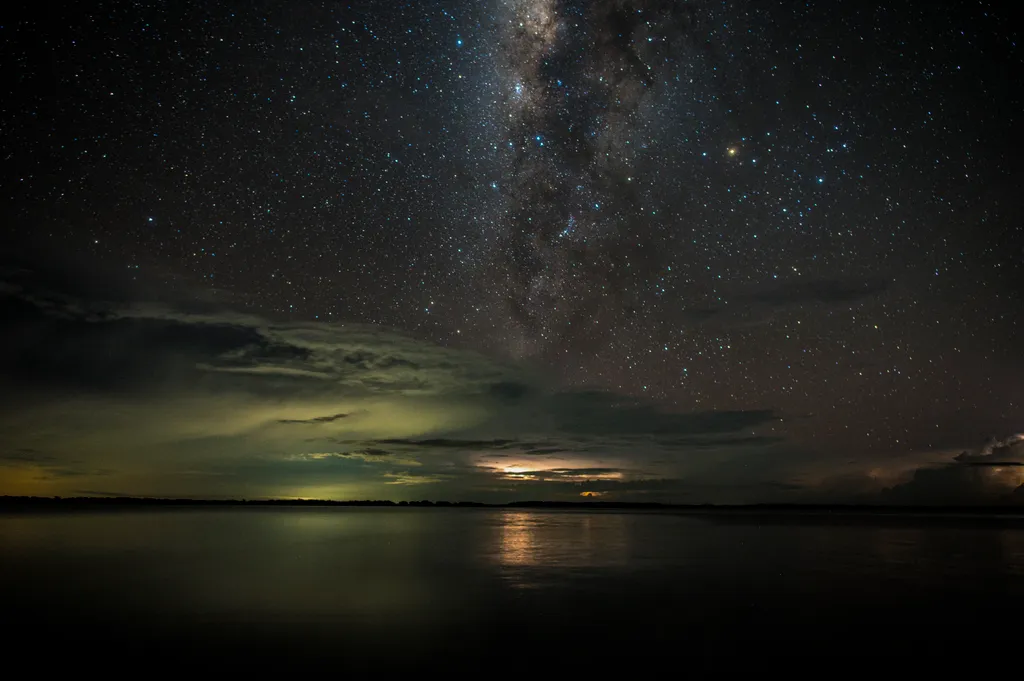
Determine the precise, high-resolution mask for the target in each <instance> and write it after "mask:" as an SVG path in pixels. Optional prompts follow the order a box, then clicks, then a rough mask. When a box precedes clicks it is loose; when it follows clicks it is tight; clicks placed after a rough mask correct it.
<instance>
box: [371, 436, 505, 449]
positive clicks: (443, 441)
mask: <svg viewBox="0 0 1024 681" xmlns="http://www.w3.org/2000/svg"><path fill="white" fill-rule="evenodd" d="M375 442H377V443H378V444H382V445H399V446H406V447H419V448H426V449H505V448H506V447H508V446H509V445H512V444H515V440H457V439H451V438H430V439H426V440H403V439H389V440H375Z"/></svg>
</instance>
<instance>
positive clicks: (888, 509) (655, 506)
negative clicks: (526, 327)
mask: <svg viewBox="0 0 1024 681" xmlns="http://www.w3.org/2000/svg"><path fill="white" fill-rule="evenodd" d="M158 506H159V507H186V506H187V507H225V506H246V507H259V506H275V507H280V506H296V507H316V506H366V507H394V508H403V507H412V508H423V507H430V508H527V509H566V510H650V511H658V510H664V511H677V512H692V513H718V512H725V513H737V512H739V513H771V512H790V513H819V514H820V513H838V514H850V513H854V514H870V515H891V514H899V515H921V514H926V515H943V514H958V515H960V514H969V515H981V516H984V515H999V516H1007V515H1013V516H1021V517H1024V507H1021V506H894V505H884V506H883V505H869V504H743V505H729V504H664V503H655V502H625V501H513V502H510V503H507V504H485V503H481V502H477V501H431V500H426V499H424V500H422V501H397V502H396V501H390V500H386V499H383V500H382V499H361V500H350V501H337V500H332V499H187V498H186V499H173V498H159V497H99V496H96V497H24V496H0V509H19V508H52V509H66V510H74V509H88V508H139V507H158Z"/></svg>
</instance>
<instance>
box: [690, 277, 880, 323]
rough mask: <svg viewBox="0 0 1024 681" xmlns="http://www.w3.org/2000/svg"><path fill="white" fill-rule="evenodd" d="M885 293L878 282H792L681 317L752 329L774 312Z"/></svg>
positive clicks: (741, 294)
mask: <svg viewBox="0 0 1024 681" xmlns="http://www.w3.org/2000/svg"><path fill="white" fill-rule="evenodd" d="M888 289H889V283H888V282H887V281H885V280H882V279H795V280H790V281H783V282H780V283H778V284H776V285H774V286H769V287H765V288H760V289H757V290H754V291H740V292H738V293H734V294H733V295H726V296H724V299H725V302H726V304H725V305H722V306H720V307H694V308H689V309H687V310H684V311H683V315H684V318H685V319H687V320H688V321H689V322H691V323H693V324H713V325H720V326H726V327H736V328H740V327H753V326H759V325H762V324H766V323H768V322H769V321H771V319H772V317H773V314H774V313H775V311H776V310H780V309H785V308H790V307H797V306H807V305H822V306H830V305H843V304H847V305H848V304H853V303H859V302H863V301H866V300H870V299H872V298H875V297H877V296H879V295H881V294H883V293H885V292H886V291H887V290H888Z"/></svg>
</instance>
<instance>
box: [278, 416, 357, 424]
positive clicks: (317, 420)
mask: <svg viewBox="0 0 1024 681" xmlns="http://www.w3.org/2000/svg"><path fill="white" fill-rule="evenodd" d="M349 416H350V415H349V414H331V415H329V416H314V417H313V418H311V419H278V420H277V422H278V423H293V424H316V423H333V422H334V421H337V420H339V419H343V418H348V417H349Z"/></svg>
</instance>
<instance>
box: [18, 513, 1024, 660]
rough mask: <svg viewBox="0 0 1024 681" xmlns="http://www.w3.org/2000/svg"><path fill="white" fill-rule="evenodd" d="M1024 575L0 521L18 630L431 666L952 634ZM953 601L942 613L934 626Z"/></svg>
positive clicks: (943, 565) (444, 534)
mask: <svg viewBox="0 0 1024 681" xmlns="http://www.w3.org/2000/svg"><path fill="white" fill-rule="evenodd" d="M1022 575H1024V531H1022V530H1021V529H1020V528H1017V527H1002V528H1000V527H973V528H963V527H960V528H957V527H948V526H929V525H924V524H915V523H913V522H910V523H905V524H902V525H895V526H882V525H878V524H872V523H870V522H868V523H864V524H845V525H837V524H827V523H814V522H802V521H788V522H787V523H775V524H772V523H767V522H762V521H761V520H758V519H756V518H750V519H740V520H731V521H728V522H724V521H712V520H709V519H706V518H701V517H694V516H686V515H677V514H670V513H610V512H561V511H522V510H513V509H504V510H487V509H479V510H458V509H422V510H419V509H237V510H199V511H196V510H188V511H186V510H163V511H143V512H127V511H119V512H111V513H82V514H43V515H34V516H33V515H2V514H0V581H2V582H3V583H4V584H8V585H17V588H16V589H14V588H12V589H8V590H7V591H8V593H6V594H5V606H6V607H8V608H9V609H10V610H11V611H12V612H20V613H22V614H23V615H24V614H25V613H28V615H31V614H32V613H35V612H41V613H46V612H61V613H63V616H64V617H65V618H66V619H68V620H69V621H71V620H72V619H73V618H84V619H88V618H92V617H108V616H123V619H124V620H125V621H128V622H131V623H134V622H136V621H151V622H153V621H159V622H165V621H166V622H173V621H186V620H187V622H188V625H187V626H185V625H182V626H181V627H180V628H181V629H182V630H189V629H190V627H192V626H195V625H196V623H199V624H201V625H206V624H210V623H215V624H216V626H218V627H219V626H220V624H222V623H224V622H229V623H233V624H238V623H247V624H249V623H260V624H261V625H262V624H265V625H267V626H268V627H270V628H273V627H281V626H284V625H286V624H289V623H301V624H303V625H305V624H308V623H311V622H315V623H318V625H319V624H323V625H324V627H325V629H324V631H325V632H327V633H326V634H325V636H326V639H325V640H330V641H335V640H344V641H349V642H355V641H359V644H358V645H360V646H361V645H363V644H364V643H365V642H367V641H371V642H372V641H379V642H385V643H386V642H389V641H391V640H392V639H393V638H394V637H395V636H398V635H399V634H400V633H401V632H404V634H402V635H404V636H406V637H407V639H406V641H405V642H404V643H403V645H404V646H406V647H408V646H410V645H413V643H410V642H409V641H412V642H415V644H416V645H422V646H423V647H424V650H427V649H429V648H430V646H432V645H433V643H431V641H434V642H436V641H439V640H441V641H448V642H449V643H451V644H452V645H455V644H457V643H459V642H462V641H465V640H466V638H465V637H466V636H469V635H474V636H475V635H477V634H480V633H481V632H483V631H484V630H485V629H488V627H490V629H492V630H493V631H494V632H495V633H494V637H495V640H496V641H507V640H508V627H511V626H512V625H511V624H509V623H516V624H515V627H514V628H515V631H516V632H518V633H517V634H516V635H519V634H521V632H523V631H538V632H539V631H540V630H539V629H537V626H538V622H539V621H543V623H544V626H546V627H549V629H550V628H553V629H559V630H560V629H562V628H564V627H570V626H571V627H577V628H578V627H581V626H584V624H585V623H586V622H587V621H590V620H592V621H594V622H597V623H600V626H606V627H608V630H607V632H608V633H609V635H615V636H620V635H621V636H626V635H629V632H630V631H632V629H629V630H626V629H625V626H626V625H625V624H623V625H622V626H623V627H624V628H623V629H622V630H619V629H616V626H617V625H616V623H628V622H634V621H637V620H638V619H640V620H643V621H645V622H648V623H653V624H652V626H654V625H656V627H660V629H659V631H665V632H668V633H671V632H674V631H676V630H677V629H678V628H679V627H681V626H684V625H686V624H687V622H691V623H692V626H693V627H694V630H695V631H699V632H705V633H706V632H713V631H717V630H716V629H713V627H712V624H713V623H715V622H717V623H718V624H716V625H715V626H720V627H721V631H722V632H724V633H723V634H722V636H723V639H722V640H731V636H732V634H731V632H732V631H733V629H734V628H735V627H737V626H741V625H742V626H747V627H748V628H749V629H750V631H753V632H755V633H757V634H758V635H761V634H762V633H763V632H765V631H772V632H774V631H775V630H776V629H780V630H781V626H782V625H781V624H779V623H780V622H781V623H782V624H785V623H787V622H788V624H789V625H790V628H791V629H792V630H794V631H795V630H796V629H799V628H801V627H802V628H803V629H801V631H803V632H804V633H806V632H807V631H809V632H811V633H814V632H816V631H818V630H819V626H818V623H819V622H820V620H821V618H823V617H832V618H833V619H834V622H838V623H840V624H841V625H842V626H848V624H847V623H848V622H855V623H856V626H857V627H863V629H857V632H858V635H861V632H863V631H867V630H871V631H873V630H874V629H873V628H874V625H875V622H874V621H873V620H872V618H873V617H874V616H875V615H874V613H876V612H878V608H893V607H895V605H894V604H902V605H901V610H900V612H902V613H904V617H906V618H910V620H908V621H904V622H902V623H900V627H903V628H905V629H913V628H914V627H917V628H918V629H921V630H922V631H923V630H924V628H926V627H928V626H931V627H932V629H935V628H936V626H937V625H941V626H942V627H947V626H948V627H949V631H954V630H958V629H957V627H955V626H954V625H955V622H953V621H952V620H957V621H959V620H960V619H962V618H970V617H982V616H984V615H985V609H986V608H989V609H997V608H1005V607H1006V604H1007V603H1011V602H1021V601H1022V600H1024V580H1021V579H1020V577H1021V576H1022ZM510 587H511V588H510ZM620 596H623V597H621V598H620ZM951 599H959V600H955V607H954V606H950V607H949V609H948V613H947V612H946V611H941V610H940V611H936V610H935V609H931V610H929V609H928V608H931V607H932V606H931V605H929V604H938V603H942V604H943V605H944V606H946V605H949V604H950V603H951V602H954V600H951ZM823 605H824V606H825V607H822V606H823ZM956 608H959V610H957V609H956ZM780 613H781V615H780ZM918 613H920V614H918ZM954 614H955V617H954ZM780 617H781V618H782V619H779V618H780ZM857 617H860V618H861V619H860V620H858V619H857ZM175 618H177V620H175ZM687 618H689V619H687ZM787 618H788V619H787ZM914 618H916V619H914ZM947 620H949V621H947ZM47 626H49V625H47ZM131 626H134V624H132V625H131ZM837 626H839V625H837ZM502 627H505V628H504V629H503V628H502ZM709 627H712V628H709ZM903 630H904V629H901V631H903ZM944 630H945V629H943V631H944ZM274 631H277V630H276V629H275V630H274ZM644 631H647V630H644ZM453 632H461V633H459V634H456V633H453ZM467 632H468V633H467ZM668 633H667V634H666V635H668ZM275 635H276V634H275ZM303 635H305V633H304V634H303ZM537 635H538V636H540V635H541V634H540V633H538V634H537ZM644 635H647V634H646V633H645V634H644ZM709 635H710V634H709ZM352 645H353V646H356V645H357V644H356V643H352ZM382 645H383V643H382Z"/></svg>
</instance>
